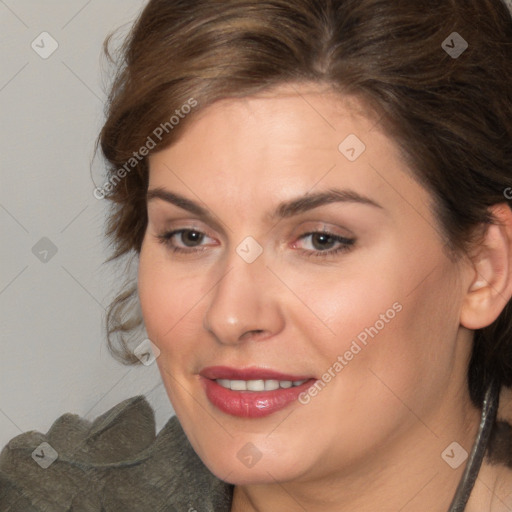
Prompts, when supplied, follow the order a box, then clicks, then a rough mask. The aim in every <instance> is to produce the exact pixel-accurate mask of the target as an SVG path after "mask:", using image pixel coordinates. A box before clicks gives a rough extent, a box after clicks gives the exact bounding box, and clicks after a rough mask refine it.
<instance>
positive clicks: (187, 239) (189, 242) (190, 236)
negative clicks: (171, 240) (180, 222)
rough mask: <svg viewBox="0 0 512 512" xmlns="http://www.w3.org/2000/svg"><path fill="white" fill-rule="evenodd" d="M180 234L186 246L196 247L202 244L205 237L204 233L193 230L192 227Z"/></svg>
mask: <svg viewBox="0 0 512 512" xmlns="http://www.w3.org/2000/svg"><path fill="white" fill-rule="evenodd" d="M177 234H179V236H180V238H181V242H182V243H183V245H185V246H186V247H195V246H196V245H198V244H200V243H201V242H202V241H203V239H204V233H201V232H199V231H193V230H191V229H184V230H182V231H181V232H180V233H177Z"/></svg>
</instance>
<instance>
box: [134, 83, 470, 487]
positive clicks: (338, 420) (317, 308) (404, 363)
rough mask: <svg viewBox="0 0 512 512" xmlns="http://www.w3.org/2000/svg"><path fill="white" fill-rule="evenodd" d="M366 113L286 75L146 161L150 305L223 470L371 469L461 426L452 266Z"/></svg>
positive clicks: (204, 116)
mask: <svg viewBox="0 0 512 512" xmlns="http://www.w3.org/2000/svg"><path fill="white" fill-rule="evenodd" d="M366 114H368V112H366ZM366 114H365V109H364V106H363V105H362V104H361V103H359V102H357V101H356V100H355V99H354V98H352V99H350V101H349V98H348V97H340V96H337V95H334V94H332V93H326V92H325V91H322V90H321V89H319V88H315V87H313V86H311V87H306V86H297V87H291V86H281V87H279V88H277V89H275V90H274V91H273V92H272V93H267V94H266V95H265V96H263V95H261V96H258V97H250V98H244V99H230V100H223V101H221V102H217V103H215V104H214V105H212V106H211V107H209V108H206V109H205V110H203V111H202V112H201V113H200V115H199V117H197V118H196V119H195V120H194V121H193V122H192V123H191V124H190V125H189V126H188V127H187V129H186V131H184V133H183V135H182V136H181V137H180V138H179V140H178V141H177V142H176V143H175V144H174V145H172V146H171V147H169V148H167V149H165V150H162V151H160V152H157V153H155V154H153V155H152V156H151V157H150V180H149V194H150V196H149V199H148V217H149V223H148V227H147V231H146V234H145V238H144V242H143V246H142V250H141V254H140V267H139V296H140V301H141V305H142V311H143V316H144V321H145V325H146V328H147V332H148V336H149V338H150V339H151V340H152V341H153V343H154V344H155V345H156V346H157V347H158V348H159V350H160V356H159V357H158V359H157V363H158V366H159V369H160V372H161V375H162V378H163V382H164V384H165V387H166V390H167V393H168V396H169V398H170V400H171V402H172V405H173V407H174V409H175V411H176V414H177V416H178V418H179V420H180V422H181V424H182V426H183V428H184V430H185V432H186V434H187V436H188V438H189V439H190V441H191V443H192V445H193V447H194V449H195V450H196V452H197V453H198V455H199V456H200V457H201V458H202V460H203V461H204V462H205V464H206V465H207V466H208V467H209V469H210V470H211V471H212V472H213V473H214V474H216V475H217V476H218V477H220V478H222V479H224V480H226V481H229V482H232V483H236V484H247V483H265V482H275V481H290V480H298V481H300V480H304V481H305V480H307V479H310V480H311V479H314V478H318V477H320V476H322V475H327V474H333V473H335V472H338V473H339V474H344V472H345V471H349V470H350V472H351V474H352V475H354V474H357V471H358V469H360V470H361V471H362V474H366V475H367V474H368V471H369V470H370V469H371V468H372V467H373V466H376V465H377V464H378V463H379V461H383V460H386V461H388V462H389V461H390V460H392V459H393V457H394V456H395V454H398V453H401V454H402V456H403V454H404V453H409V454H410V456H415V453H416V454H417V451H418V450H420V447H421V446H422V445H425V444H428V443H431V441H432V440H433V439H434V437H435V438H437V439H436V443H438V444H439V451H437V452H436V453H435V454H434V455H435V457H436V459H439V460H441V458H440V453H441V451H442V449H443V448H445V447H446V446H447V445H448V444H450V442H452V441H454V432H453V431H451V429H456V428H458V427H460V425H458V424H456V423H457V422H456V421H455V420H454V418H458V417H460V416H461V413H462V409H463V407H465V406H466V405H467V403H466V402H465V401H464V399H463V398H464V397H465V396H466V391H465V385H466V384H465V382H466V381H465V372H466V367H467V363H468V354H469V349H470V337H469V331H467V330H465V329H463V328H461V327H460V323H459V318H460V309H461V305H462V300H463V297H464V280H463V279H462V278H461V273H460V268H459V265H460V264H457V263H454V262H453V261H452V260H450V259H449V258H448V257H447V255H446V252H445V247H444V244H443V240H442V236H441V234H440V230H439V228H438V224H437V222H436V220H435V219H434V216H433V213H432V210H431V208H432V206H431V203H430V195H429V194H428V193H427V192H426V191H425V190H424V189H423V188H422V187H421V186H420V185H419V184H418V183H417V182H416V181H414V180H413V179H412V178H411V174H410V171H409V170H408V169H407V167H406V165H405V164H404V162H403V161H402V160H401V159H400V158H399V154H398V151H397V148H396V146H395V145H394V143H393V141H392V140H390V139H389V138H388V137H386V135H384V134H383V133H382V132H381V131H380V127H379V124H378V121H377V119H375V118H374V117H370V116H368V115H366ZM155 191H156V192H155ZM165 194H167V196H165ZM172 232H174V234H172V235H169V233H172ZM159 237H161V238H159ZM166 237H167V239H166ZM164 242H165V243H164ZM304 380H306V382H304V383H302V384H300V382H299V383H298V384H299V385H297V386H295V385H294V384H293V381H304ZM290 381H291V382H290ZM290 386H291V387H290ZM276 387H277V388H278V389H275V388H276ZM227 388H231V389H227ZM263 388H264V389H265V390H263V391H261V390H262V389H263ZM434 455H433V456H434Z"/></svg>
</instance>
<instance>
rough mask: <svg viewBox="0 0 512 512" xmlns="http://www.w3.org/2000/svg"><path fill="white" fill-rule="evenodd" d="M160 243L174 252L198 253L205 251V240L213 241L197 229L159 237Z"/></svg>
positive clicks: (172, 232)
mask: <svg viewBox="0 0 512 512" xmlns="http://www.w3.org/2000/svg"><path fill="white" fill-rule="evenodd" d="M157 238H158V241H159V242H161V243H163V244H164V245H166V246H168V247H169V248H170V249H171V250H172V251H173V252H184V253H187V252H197V251H198V250H203V249H202V248H203V246H202V245H201V244H202V242H203V241H204V240H205V239H210V240H213V239H211V238H210V237H209V236H207V235H206V234H205V233H203V232H202V231H199V230H197V229H176V230H174V231H168V232H165V233H162V234H159V235H157Z"/></svg>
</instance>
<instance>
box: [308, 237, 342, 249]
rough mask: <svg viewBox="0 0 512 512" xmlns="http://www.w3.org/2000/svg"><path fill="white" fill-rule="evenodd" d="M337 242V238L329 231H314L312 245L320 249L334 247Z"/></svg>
mask: <svg viewBox="0 0 512 512" xmlns="http://www.w3.org/2000/svg"><path fill="white" fill-rule="evenodd" d="M336 243H337V241H336V239H335V238H334V237H333V236H331V235H329V234H328V233H313V234H312V235H311V245H312V246H313V248H314V249H317V250H319V251H324V250H328V249H332V247H333V246H334V245H335V244H336Z"/></svg>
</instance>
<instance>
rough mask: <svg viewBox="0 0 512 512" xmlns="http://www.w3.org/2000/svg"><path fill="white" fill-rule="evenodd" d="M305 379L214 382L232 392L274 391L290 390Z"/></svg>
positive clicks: (223, 380)
mask: <svg viewBox="0 0 512 512" xmlns="http://www.w3.org/2000/svg"><path fill="white" fill-rule="evenodd" d="M306 380H307V379H304V380H294V381H293V382H292V381H291V380H274V379H268V380H263V379H261V380H229V379H217V380H216V382H217V384H219V385H220V386H222V387H223V388H226V389H232V390H233V391H274V390H276V389H279V388H283V389H286V388H291V387H292V386H300V385H301V384H304V382H306Z"/></svg>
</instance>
